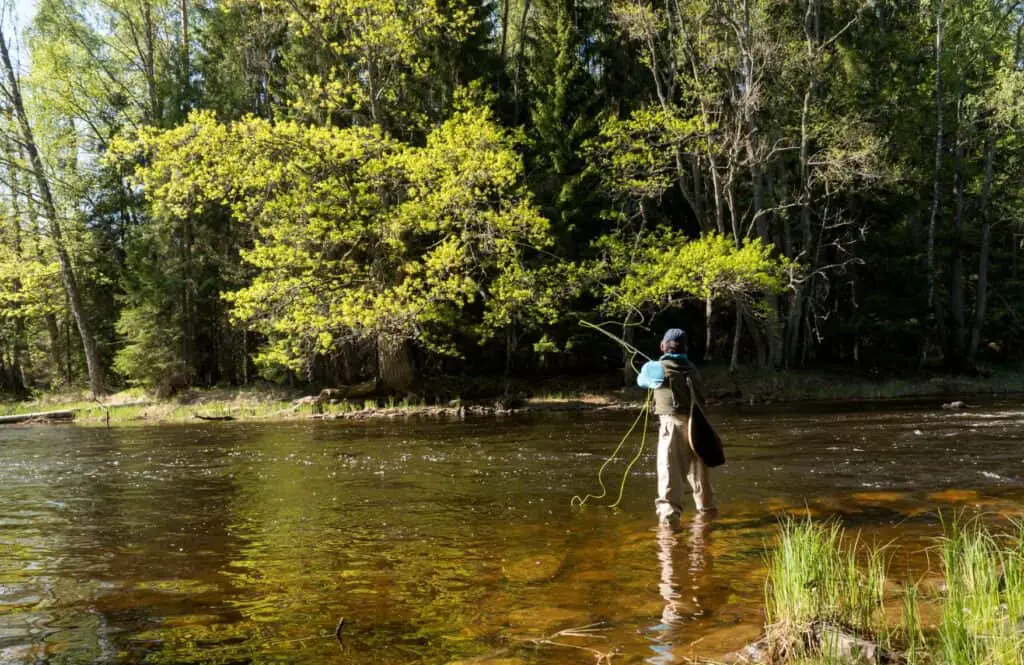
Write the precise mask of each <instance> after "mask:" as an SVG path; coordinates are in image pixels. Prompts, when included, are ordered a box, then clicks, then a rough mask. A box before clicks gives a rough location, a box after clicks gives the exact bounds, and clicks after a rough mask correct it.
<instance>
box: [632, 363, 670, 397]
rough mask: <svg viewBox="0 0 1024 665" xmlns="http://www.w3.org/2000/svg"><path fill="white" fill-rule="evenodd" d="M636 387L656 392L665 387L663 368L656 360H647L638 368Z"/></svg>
mask: <svg viewBox="0 0 1024 665" xmlns="http://www.w3.org/2000/svg"><path fill="white" fill-rule="evenodd" d="M636 385H638V386H640V387H641V388H646V389H647V390H656V389H657V388H661V387H662V386H663V385H665V368H664V366H662V364H661V363H660V362H658V361H657V360H649V361H647V362H645V363H644V366H643V367H641V368H640V373H639V374H637V376H636Z"/></svg>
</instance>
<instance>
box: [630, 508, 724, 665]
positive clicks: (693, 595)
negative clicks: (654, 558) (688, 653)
mask: <svg viewBox="0 0 1024 665" xmlns="http://www.w3.org/2000/svg"><path fill="white" fill-rule="evenodd" d="M710 537H711V518H710V517H709V516H707V515H705V514H703V513H696V514H695V515H694V516H693V518H692V519H691V520H690V522H689V524H688V525H687V524H686V523H685V522H684V523H682V524H681V525H669V524H661V525H659V527H658V531H657V536H656V538H657V542H658V563H659V574H660V577H659V580H658V591H659V593H660V594H661V597H662V598H663V599H664V600H665V607H664V609H663V610H662V614H661V622H660V623H659V624H657V625H655V626H653V627H652V628H651V633H653V635H654V639H655V643H654V644H652V645H651V650H652V651H654V653H655V656H653V657H651V658H648V659H647V661H646V662H649V663H653V664H655V665H661V664H663V663H673V662H676V658H675V657H674V655H673V649H674V647H676V646H678V645H676V644H675V638H676V637H677V636H678V635H679V634H680V632H681V627H682V626H683V625H684V624H686V623H688V622H690V621H693V620H696V619H698V618H701V617H706V616H707V615H708V614H709V612H710V611H711V608H710V607H709V606H708V603H709V602H710V594H709V593H708V592H706V591H705V590H707V589H710V587H711V584H710V577H711V574H712V557H711V553H710V544H711V543H710Z"/></svg>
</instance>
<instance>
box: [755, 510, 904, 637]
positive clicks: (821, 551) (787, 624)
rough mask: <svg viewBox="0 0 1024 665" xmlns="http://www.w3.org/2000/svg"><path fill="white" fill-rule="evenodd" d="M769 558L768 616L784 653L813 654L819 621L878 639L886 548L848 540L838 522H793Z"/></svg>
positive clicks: (784, 527) (785, 527)
mask: <svg viewBox="0 0 1024 665" xmlns="http://www.w3.org/2000/svg"><path fill="white" fill-rule="evenodd" d="M780 529H781V533H780V537H779V542H778V546H777V547H776V548H775V549H774V550H772V551H771V552H770V553H769V555H768V578H767V581H766V584H765V613H766V616H767V619H768V626H769V630H768V632H769V636H770V637H771V639H772V641H774V642H775V649H776V651H777V652H778V653H780V654H804V655H808V654H807V649H806V645H807V644H808V639H807V638H808V636H809V635H810V633H811V626H812V624H813V623H815V622H828V623H832V624H836V625H839V626H843V627H846V628H849V629H851V630H853V631H855V632H857V633H864V634H874V633H875V631H877V630H879V629H881V628H882V627H883V626H884V612H885V605H884V594H885V581H886V569H887V562H888V560H887V556H886V548H885V547H881V546H874V547H872V546H867V545H865V544H863V543H861V542H860V540H859V538H857V537H855V538H853V539H848V538H847V537H846V536H845V534H844V532H843V529H842V527H841V526H840V524H839V523H838V522H826V523H816V522H814V521H812V520H810V519H806V520H797V519H793V518H787V519H786V520H784V521H783V522H782V524H781V527H780Z"/></svg>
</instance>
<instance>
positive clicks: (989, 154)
mask: <svg viewBox="0 0 1024 665" xmlns="http://www.w3.org/2000/svg"><path fill="white" fill-rule="evenodd" d="M995 152H996V142H995V138H994V137H993V136H992V135H991V134H989V135H988V136H986V137H985V179H984V182H983V183H982V188H981V249H980V253H979V254H978V284H977V286H976V295H975V298H974V300H975V306H974V325H973V326H971V341H970V344H969V346H968V348H967V363H968V365H969V366H970V367H974V365H975V362H976V361H977V358H978V348H979V347H980V346H981V331H982V328H983V327H984V325H985V307H986V303H987V301H988V260H989V253H990V251H991V246H992V219H991V213H990V205H991V202H992V178H993V162H994V161H995Z"/></svg>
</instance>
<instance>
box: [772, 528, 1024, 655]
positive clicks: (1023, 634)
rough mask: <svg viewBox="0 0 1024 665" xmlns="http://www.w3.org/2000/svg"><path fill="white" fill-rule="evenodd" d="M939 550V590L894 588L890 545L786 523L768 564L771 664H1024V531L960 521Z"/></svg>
mask: <svg viewBox="0 0 1024 665" xmlns="http://www.w3.org/2000/svg"><path fill="white" fill-rule="evenodd" d="M936 549H937V551H938V553H939V559H940V561H941V569H942V575H943V580H942V582H940V583H935V582H934V581H932V582H931V583H929V584H927V585H924V584H921V583H917V582H914V581H912V580H896V581H894V580H892V579H891V578H890V576H889V569H888V561H889V555H888V548H887V547H885V546H878V545H866V544H864V543H861V542H858V541H857V539H853V540H851V539H850V538H849V537H847V536H846V535H845V534H844V532H843V530H842V529H841V528H840V527H839V526H838V525H837V524H835V523H824V524H822V523H815V522H812V521H810V520H802V521H801V520H790V521H786V522H784V523H783V525H782V528H781V534H780V537H779V542H778V544H777V546H776V547H775V549H773V550H772V552H771V553H770V554H769V557H768V579H767V582H766V587H765V588H766V593H765V602H766V608H765V614H766V617H767V628H766V633H765V640H764V642H763V646H762V648H763V653H764V658H765V660H766V661H767V662H773V663H793V664H794V665H812V664H814V665H818V664H822V663H848V662H870V663H881V662H900V663H906V664H907V665H917V664H929V665H1021V663H1024V524H1015V525H1013V528H1011V529H1010V532H1009V533H1003V534H998V535H997V534H995V533H994V532H992V531H990V530H989V529H987V528H986V527H985V526H984V525H983V524H982V523H981V522H980V521H978V520H973V521H970V522H967V523H962V522H959V521H953V522H952V523H949V524H947V525H946V529H945V535H944V536H943V538H942V539H941V540H940V541H939V543H938V544H937V548H936ZM922 617H927V619H923V618H922Z"/></svg>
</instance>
